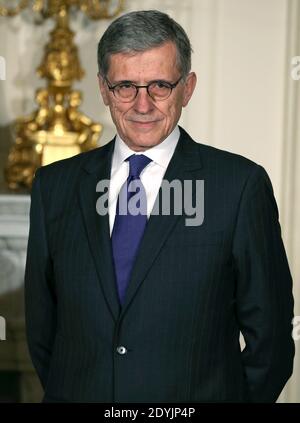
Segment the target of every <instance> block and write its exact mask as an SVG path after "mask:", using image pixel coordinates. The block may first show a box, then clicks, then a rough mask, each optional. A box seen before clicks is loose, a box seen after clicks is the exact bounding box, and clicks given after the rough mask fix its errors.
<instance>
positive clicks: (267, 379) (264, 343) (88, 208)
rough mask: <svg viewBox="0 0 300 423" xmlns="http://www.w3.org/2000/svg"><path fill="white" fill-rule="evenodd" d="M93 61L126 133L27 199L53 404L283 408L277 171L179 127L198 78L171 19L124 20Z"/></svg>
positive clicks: (60, 169) (287, 286)
mask: <svg viewBox="0 0 300 423" xmlns="http://www.w3.org/2000/svg"><path fill="white" fill-rule="evenodd" d="M98 59H99V84H100V90H101V94H102V98H103V101H104V103H105V105H107V106H109V108H110V112H111V115H112V119H113V121H114V124H115V126H116V129H117V136H116V137H115V138H114V139H113V140H112V141H111V142H110V143H108V144H107V145H105V146H104V147H101V148H98V149H96V150H94V151H92V152H88V153H84V154H80V155H78V156H76V157H73V158H71V159H67V160H64V161H60V162H57V163H54V164H52V165H50V166H46V167H44V168H41V169H40V170H38V172H37V173H36V177H35V180H34V184H33V190H32V204H31V226H30V236H29V243H28V255H27V265H26V276H25V294H26V298H25V299H26V322H27V336H28V344H29V348H30V352H31V356H32V360H33V363H34V366H35V368H36V370H37V373H38V375H39V377H40V380H41V383H42V385H43V387H44V389H45V397H44V401H54V402H55V401H66V402H78V401H80V402H248V401H249V402H258V401H263V402H274V401H275V400H276V399H277V397H278V396H279V394H280V392H281V390H282V388H283V387H284V385H285V383H286V381H287V380H288V378H289V377H290V375H291V373H292V368H293V356H294V343H293V340H292V337H291V330H292V327H291V321H292V317H293V297H292V280H291V275H290V272H289V267H288V263H287V258H286V254H285V251H284V246H283V243H282V239H281V232H280V226H279V223H278V211H277V206H276V202H275V199H274V196H273V190H272V186H271V182H270V180H269V178H268V176H267V174H266V172H265V171H264V169H263V168H262V167H261V166H259V165H257V164H255V163H253V162H252V161H250V160H247V159H246V158H243V157H241V156H238V155H235V154H231V153H228V152H225V151H221V150H218V149H215V148H212V147H209V146H206V145H203V144H198V143H196V142H194V141H193V140H192V139H191V138H190V136H189V135H188V134H187V133H186V132H185V131H184V130H183V129H182V128H179V127H178V126H177V122H178V120H179V118H180V114H181V110H182V107H185V106H186V105H187V104H188V102H189V100H190V98H191V96H192V93H193V90H194V88H195V85H196V76H195V74H194V73H193V72H191V71H190V69H191V46H190V42H189V40H188V38H187V36H186V34H185V32H184V30H183V29H182V28H181V27H180V26H179V25H178V24H177V23H176V22H175V21H173V20H172V19H171V18H169V17H168V16H167V15H165V14H163V13H160V12H158V11H144V12H134V13H129V14H127V15H124V16H122V17H120V18H119V19H117V20H116V21H114V22H113V23H112V24H111V25H110V26H109V28H108V29H107V30H106V32H105V33H104V35H103V37H102V39H101V40H100V43H99V49H98ZM174 182H175V184H174V185H172V183H174ZM186 182H190V183H191V184H190V185H188V184H185V183H186ZM197 182H199V183H200V184H198V185H197ZM167 183H169V184H171V186H172V187H173V188H171V190H172V192H173V195H171V196H169V198H168V200H170V202H169V203H168V201H166V198H165V197H166V195H167V194H166V193H167V190H166V189H164V188H165V186H167ZM105 184H106V188H107V187H109V191H108V192H107V190H106V189H105ZM188 187H190V188H191V189H188ZM171 190H170V191H171ZM105 196H106V197H105ZM175 198H176V201H175ZM106 200H107V201H106ZM181 200H182V202H181V203H180V201H181ZM130 202H131V206H130ZM167 203H168V204H167ZM180 204H181V205H182V204H183V205H185V207H181V209H180V207H178V205H180ZM157 205H158V207H157ZM130 207H131V208H130ZM122 210H123V211H122ZM124 210H125V212H124ZM154 210H156V213H154V212H153V211H154ZM157 210H158V211H159V212H158V213H157ZM178 210H181V212H178ZM190 210H194V215H195V216H194V220H193V216H192V214H191V213H190ZM202 217H203V218H202ZM240 333H242V334H243V336H244V340H245V348H244V349H242V348H241V347H240V342H239V337H240Z"/></svg>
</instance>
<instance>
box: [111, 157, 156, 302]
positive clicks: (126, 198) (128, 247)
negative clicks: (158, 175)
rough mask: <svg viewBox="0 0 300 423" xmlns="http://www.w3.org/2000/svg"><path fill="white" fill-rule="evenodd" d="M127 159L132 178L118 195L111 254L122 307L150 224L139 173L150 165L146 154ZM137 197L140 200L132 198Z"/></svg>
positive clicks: (130, 177)
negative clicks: (147, 224)
mask: <svg viewBox="0 0 300 423" xmlns="http://www.w3.org/2000/svg"><path fill="white" fill-rule="evenodd" d="M126 160H128V161H129V176H128V178H127V181H126V182H125V183H124V185H123V186H122V188H121V190H120V193H119V197H118V201H117V207H116V217H115V222H114V227H113V231H112V252H113V259H114V265H115V273H116V280H117V287H118V293H119V299H120V303H121V304H123V302H124V297H125V292H126V288H127V285H128V282H129V279H130V274H131V270H132V267H133V264H134V261H135V258H136V255H137V252H138V248H139V245H140V242H141V239H142V236H143V233H144V230H145V226H146V223H147V197H146V192H145V188H144V186H143V184H142V182H141V180H140V174H141V172H142V170H143V169H144V168H145V167H146V166H147V165H148V164H149V163H150V162H151V159H149V157H146V156H144V155H143V154H138V155H137V154H133V155H132V156H130V157H129V158H128V159H126ZM135 194H137V197H136V200H137V201H134V200H135V199H134V198H133V196H134V195H135ZM130 200H131V202H130ZM140 200H141V201H140Z"/></svg>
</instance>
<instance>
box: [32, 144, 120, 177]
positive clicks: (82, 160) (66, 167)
mask: <svg viewBox="0 0 300 423" xmlns="http://www.w3.org/2000/svg"><path fill="white" fill-rule="evenodd" d="M112 142H113V140H112V141H110V142H109V143H107V144H105V145H104V146H101V147H97V148H95V149H93V150H90V151H87V152H84V153H80V154H77V155H76V156H72V157H69V158H67V159H63V160H58V161H56V162H53V163H51V164H48V165H46V166H43V167H41V168H39V169H38V171H37V173H39V174H40V175H41V177H42V179H46V180H48V181H49V180H50V181H52V182H53V179H59V178H61V177H63V178H68V177H76V175H77V174H78V173H79V172H80V171H81V170H82V168H85V167H86V166H87V165H88V164H89V163H97V162H98V160H99V162H100V161H101V158H102V157H105V155H106V154H107V153H108V151H109V150H110V149H111V143H112Z"/></svg>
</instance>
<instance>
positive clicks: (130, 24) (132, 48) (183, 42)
mask: <svg viewBox="0 0 300 423" xmlns="http://www.w3.org/2000/svg"><path fill="white" fill-rule="evenodd" d="M167 41H171V42H174V44H175V45H176V49H177V62H178V67H179V70H180V71H181V72H182V75H183V77H184V78H185V77H187V75H188V73H189V72H190V70H191V53H192V47H191V43H190V40H189V38H188V36H187V35H186V32H185V31H184V29H183V28H182V27H181V26H180V25H179V24H178V23H177V22H175V21H174V19H172V18H170V16H169V15H167V14H166V13H162V12H159V11H158V10H144V11H139V12H130V13H127V14H125V15H123V16H121V17H119V18H118V19H116V20H115V21H113V22H112V23H111V24H110V25H109V27H108V28H107V29H106V31H105V32H104V34H103V36H102V37H101V39H100V41H99V44H98V67H99V73H100V75H102V76H106V75H107V73H108V70H109V58H110V55H112V54H116V53H133V52H142V51H145V50H148V49H150V48H153V47H158V46H160V45H161V44H163V43H165V42H167Z"/></svg>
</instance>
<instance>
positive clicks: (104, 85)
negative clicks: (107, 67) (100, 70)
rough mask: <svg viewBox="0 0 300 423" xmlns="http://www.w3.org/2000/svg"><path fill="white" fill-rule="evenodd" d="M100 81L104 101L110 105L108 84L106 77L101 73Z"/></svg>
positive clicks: (106, 104)
mask: <svg viewBox="0 0 300 423" xmlns="http://www.w3.org/2000/svg"><path fill="white" fill-rule="evenodd" d="M98 82H99V88H100V93H101V96H102V100H103V103H104V104H105V106H108V105H109V98H108V89H107V85H106V82H105V80H104V78H103V77H102V76H101V75H100V74H98Z"/></svg>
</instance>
